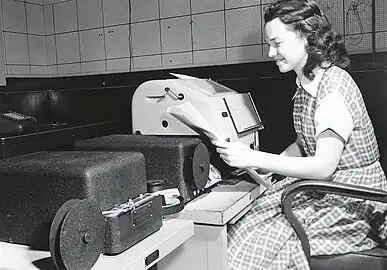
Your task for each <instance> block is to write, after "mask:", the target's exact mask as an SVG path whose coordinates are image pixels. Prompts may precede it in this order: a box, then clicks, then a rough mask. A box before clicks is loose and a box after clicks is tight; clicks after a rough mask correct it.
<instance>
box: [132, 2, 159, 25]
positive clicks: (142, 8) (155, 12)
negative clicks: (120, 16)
mask: <svg viewBox="0 0 387 270" xmlns="http://www.w3.org/2000/svg"><path fill="white" fill-rule="evenodd" d="M130 3H131V21H132V22H140V21H146V20H154V19H158V18H159V4H158V1H155V0H132V1H130Z"/></svg>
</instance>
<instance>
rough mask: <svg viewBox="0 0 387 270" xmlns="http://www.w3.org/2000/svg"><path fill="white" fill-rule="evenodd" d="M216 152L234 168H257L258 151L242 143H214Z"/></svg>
mask: <svg viewBox="0 0 387 270" xmlns="http://www.w3.org/2000/svg"><path fill="white" fill-rule="evenodd" d="M212 143H213V144H214V145H215V146H216V151H217V152H218V153H219V155H220V158H222V159H223V161H224V162H225V163H227V164H228V165H230V166H232V167H237V168H248V167H256V163H255V162H254V160H255V156H256V154H257V151H255V150H253V149H251V148H250V147H248V146H247V145H246V144H244V143H241V142H227V141H214V142H212Z"/></svg>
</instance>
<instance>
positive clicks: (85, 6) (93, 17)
mask: <svg viewBox="0 0 387 270" xmlns="http://www.w3.org/2000/svg"><path fill="white" fill-rule="evenodd" d="M112 2H114V1H112ZM77 9H78V27H79V30H85V29H90V28H98V27H102V26H103V23H102V3H101V0H77Z"/></svg>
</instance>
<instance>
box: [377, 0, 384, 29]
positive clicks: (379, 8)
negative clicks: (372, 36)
mask: <svg viewBox="0 0 387 270" xmlns="http://www.w3.org/2000/svg"><path fill="white" fill-rule="evenodd" d="M375 5H376V7H375V9H376V10H377V14H380V15H381V16H380V15H378V16H377V17H376V18H375V19H376V20H375V21H376V31H387V22H386V14H387V1H386V0H379V1H375ZM382 14H384V16H383V15H382Z"/></svg>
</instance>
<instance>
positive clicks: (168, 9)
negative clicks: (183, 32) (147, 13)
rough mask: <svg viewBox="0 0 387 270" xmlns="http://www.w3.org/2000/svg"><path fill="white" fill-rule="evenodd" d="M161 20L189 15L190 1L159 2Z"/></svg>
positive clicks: (162, 0) (171, 0)
mask: <svg viewBox="0 0 387 270" xmlns="http://www.w3.org/2000/svg"><path fill="white" fill-rule="evenodd" d="M159 2H160V18H168V17H174V16H183V15H189V14H190V12H191V9H190V0H159Z"/></svg>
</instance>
